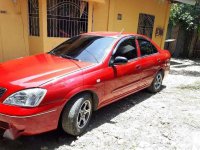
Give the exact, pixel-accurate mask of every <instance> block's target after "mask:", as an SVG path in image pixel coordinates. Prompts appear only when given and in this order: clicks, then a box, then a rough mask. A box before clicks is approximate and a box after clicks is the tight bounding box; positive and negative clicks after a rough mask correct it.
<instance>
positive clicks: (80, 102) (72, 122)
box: [61, 94, 92, 136]
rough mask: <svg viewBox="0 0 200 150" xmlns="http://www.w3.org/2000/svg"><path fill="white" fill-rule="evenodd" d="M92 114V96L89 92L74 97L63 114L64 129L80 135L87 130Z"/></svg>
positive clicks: (69, 132)
mask: <svg viewBox="0 0 200 150" xmlns="http://www.w3.org/2000/svg"><path fill="white" fill-rule="evenodd" d="M91 116H92V98H91V96H90V95H89V94H81V95H79V96H76V97H74V98H73V99H72V100H71V101H70V102H69V104H67V106H66V107H65V109H64V111H63V114H62V118H61V119H62V120H61V123H62V129H63V130H64V131H65V132H66V133H68V134H71V135H74V136H78V135H80V134H81V133H83V132H84V131H85V129H86V128H87V126H88V124H89V121H90V119H91Z"/></svg>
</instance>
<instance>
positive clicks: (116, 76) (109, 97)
mask: <svg viewBox="0 0 200 150" xmlns="http://www.w3.org/2000/svg"><path fill="white" fill-rule="evenodd" d="M118 56H120V57H125V58H127V59H128V62H127V63H126V64H121V65H113V66H109V67H108V68H106V69H105V70H104V72H105V76H106V80H105V98H104V100H103V101H104V102H105V103H107V102H108V103H109V102H112V101H115V99H117V98H119V97H121V96H123V95H126V94H128V93H130V92H133V91H134V90H137V89H138V88H140V75H141V66H140V64H139V63H138V61H137V58H138V50H137V48H136V43H135V38H134V37H128V38H126V39H123V40H122V41H121V42H120V43H119V44H118V46H117V48H116V49H115V52H114V53H113V56H112V58H111V61H112V59H113V60H114V59H115V58H116V57H118Z"/></svg>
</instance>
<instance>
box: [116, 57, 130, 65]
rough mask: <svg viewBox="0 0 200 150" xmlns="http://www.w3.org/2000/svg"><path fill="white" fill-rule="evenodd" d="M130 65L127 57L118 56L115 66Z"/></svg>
mask: <svg viewBox="0 0 200 150" xmlns="http://www.w3.org/2000/svg"><path fill="white" fill-rule="evenodd" d="M126 63H128V59H127V58H126V57H122V56H117V57H116V58H115V60H114V63H113V65H123V64H126Z"/></svg>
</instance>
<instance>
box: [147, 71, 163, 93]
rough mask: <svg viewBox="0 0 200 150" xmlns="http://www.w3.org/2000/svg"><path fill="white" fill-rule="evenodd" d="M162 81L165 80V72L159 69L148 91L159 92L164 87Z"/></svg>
mask: <svg viewBox="0 0 200 150" xmlns="http://www.w3.org/2000/svg"><path fill="white" fill-rule="evenodd" d="M162 81H163V74H162V72H161V71H159V72H158V73H157V74H156V76H155V78H154V80H153V82H152V83H151V86H150V87H148V91H149V92H151V93H157V92H160V91H161V89H162Z"/></svg>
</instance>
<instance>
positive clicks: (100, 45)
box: [49, 35, 115, 63]
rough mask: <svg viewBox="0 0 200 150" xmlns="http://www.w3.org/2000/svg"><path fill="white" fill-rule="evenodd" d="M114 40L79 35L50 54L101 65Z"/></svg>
mask: <svg viewBox="0 0 200 150" xmlns="http://www.w3.org/2000/svg"><path fill="white" fill-rule="evenodd" d="M114 40H115V39H114V38H112V37H103V36H93V35H79V36H76V37H73V38H71V39H69V40H67V41H66V42H64V43H62V44H61V45H59V46H58V47H56V48H55V49H53V50H52V51H50V52H49V53H50V54H53V55H56V56H60V57H63V58H67V59H74V60H79V61H85V62H92V63H100V62H102V61H103V58H104V56H105V54H107V51H108V50H109V48H110V46H111V45H112V43H113V42H114Z"/></svg>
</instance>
